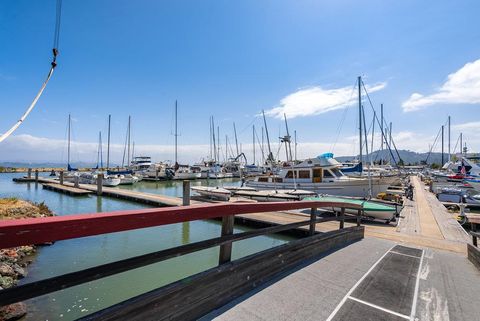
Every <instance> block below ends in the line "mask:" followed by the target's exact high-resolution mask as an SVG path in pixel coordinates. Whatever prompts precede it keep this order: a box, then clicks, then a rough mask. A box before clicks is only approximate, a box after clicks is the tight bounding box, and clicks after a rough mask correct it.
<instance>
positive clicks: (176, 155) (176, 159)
mask: <svg viewBox="0 0 480 321" xmlns="http://www.w3.org/2000/svg"><path fill="white" fill-rule="evenodd" d="M177 129H178V128H177V100H175V164H177V162H178V158H177V157H178V154H177V152H178V150H177V143H178V141H177V139H178V138H177V137H178V132H177Z"/></svg>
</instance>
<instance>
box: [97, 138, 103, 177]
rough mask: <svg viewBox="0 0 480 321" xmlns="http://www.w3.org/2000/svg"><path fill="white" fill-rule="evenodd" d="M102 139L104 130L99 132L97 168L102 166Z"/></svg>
mask: <svg viewBox="0 0 480 321" xmlns="http://www.w3.org/2000/svg"><path fill="white" fill-rule="evenodd" d="M101 139H102V132H98V147H97V168H99V167H100V148H101V147H100V144H101V143H100V142H101Z"/></svg>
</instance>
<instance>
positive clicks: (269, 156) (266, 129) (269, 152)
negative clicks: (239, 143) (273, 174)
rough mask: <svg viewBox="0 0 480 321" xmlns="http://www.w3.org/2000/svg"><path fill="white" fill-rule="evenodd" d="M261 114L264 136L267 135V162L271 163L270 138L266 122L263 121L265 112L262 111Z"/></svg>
mask: <svg viewBox="0 0 480 321" xmlns="http://www.w3.org/2000/svg"><path fill="white" fill-rule="evenodd" d="M262 114H263V123H264V124H265V133H266V135H267V145H268V157H267V160H269V161H273V154H272V148H271V147H270V138H269V137H268V127H267V120H266V119H265V111H263V110H262Z"/></svg>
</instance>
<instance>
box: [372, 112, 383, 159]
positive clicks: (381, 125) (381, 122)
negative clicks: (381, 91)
mask: <svg viewBox="0 0 480 321" xmlns="http://www.w3.org/2000/svg"><path fill="white" fill-rule="evenodd" d="M380 119H381V121H380V133H381V135H382V139H381V141H382V142H381V144H380V152H381V154H382V157H380V165H383V155H384V154H383V141H384V140H385V135H384V134H383V104H380ZM373 124H374V125H375V119H373ZM372 142H373V137H372ZM372 152H373V150H372Z"/></svg>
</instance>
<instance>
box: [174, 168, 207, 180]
mask: <svg viewBox="0 0 480 321" xmlns="http://www.w3.org/2000/svg"><path fill="white" fill-rule="evenodd" d="M176 167H177V170H176V171H175V175H174V176H173V178H172V179H176V180H180V179H197V178H201V177H202V173H201V172H200V171H198V169H195V168H194V167H190V166H189V165H177V166H176Z"/></svg>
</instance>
